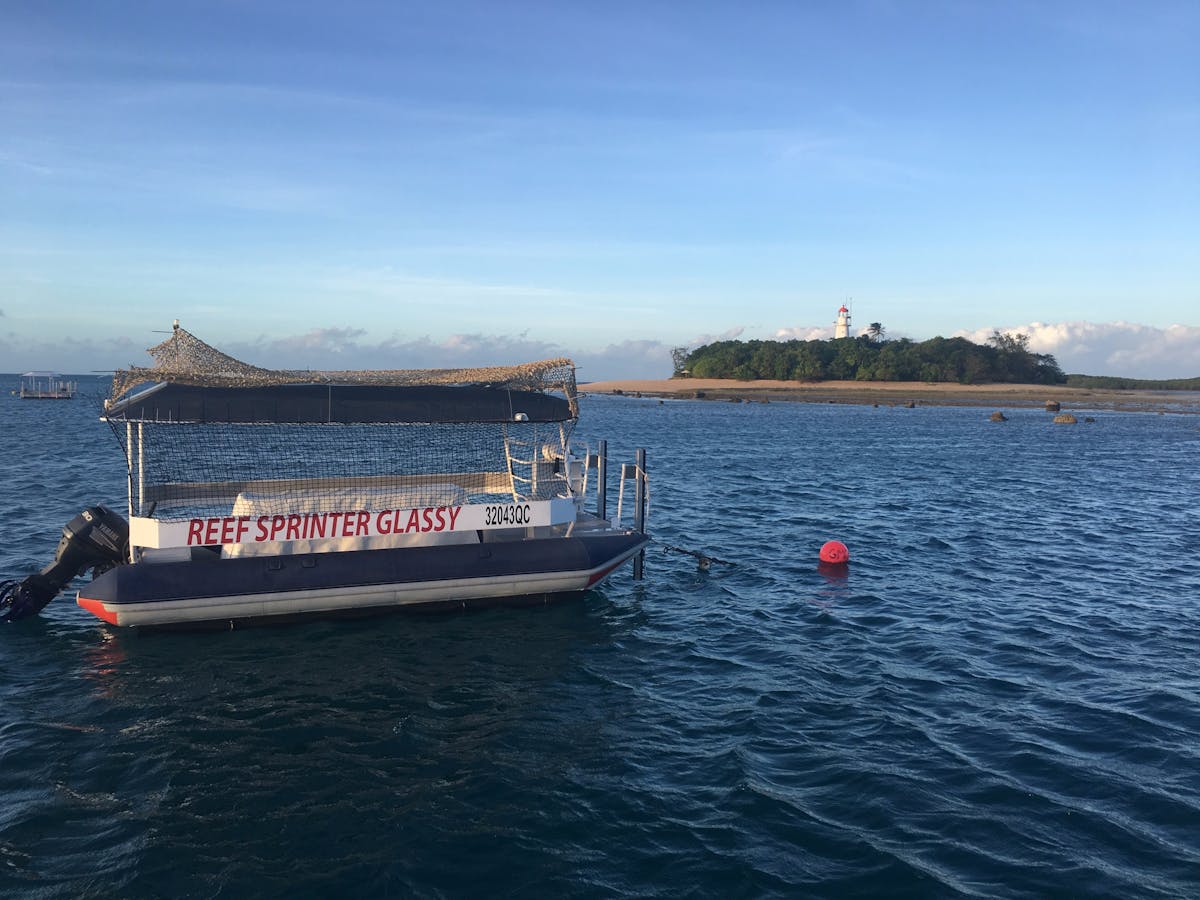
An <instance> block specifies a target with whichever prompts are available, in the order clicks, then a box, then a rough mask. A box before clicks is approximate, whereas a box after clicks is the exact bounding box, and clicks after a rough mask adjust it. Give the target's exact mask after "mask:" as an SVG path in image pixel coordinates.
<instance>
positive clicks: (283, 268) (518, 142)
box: [0, 0, 1200, 379]
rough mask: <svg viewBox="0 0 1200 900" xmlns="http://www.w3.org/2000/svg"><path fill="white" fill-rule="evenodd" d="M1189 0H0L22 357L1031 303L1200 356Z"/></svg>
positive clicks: (84, 362)
mask: <svg viewBox="0 0 1200 900" xmlns="http://www.w3.org/2000/svg"><path fill="white" fill-rule="evenodd" d="M1197 46H1200V4H1196V3H1193V2H1179V3H1169V2H1164V3H1154V2H1149V3H1140V4H1131V3H1127V2H1121V3H1109V2H1087V3H1083V2H1080V3H1073V2H1060V3H1040V2H1039V3H1032V2H1030V3H1024V2H1013V3H991V2H960V0H941V2H886V0H873V2H865V0H864V2H845V3H823V2H812V3H798V2H778V3H775V2H755V3H732V2H729V3H682V2H678V3H646V2H638V3H621V2H604V3H599V2H595V3H562V2H558V3H551V2H547V3H526V2H512V3H454V2H434V3H419V2H418V3H393V2H379V3H355V2H351V3H345V4H326V3H304V2H286V3H284V2H214V0H205V2H195V3H189V2H171V3H160V2H154V3H150V2H123V3H98V2H56V3H46V4H27V3H17V2H9V0H0V122H2V123H3V127H0V371H17V370H21V369H24V368H34V367H37V368H57V369H61V370H64V371H86V370H90V369H106V368H112V367H114V366H121V365H125V364H128V363H130V362H136V363H139V364H140V363H143V362H145V361H146V357H145V356H144V354H143V352H142V350H143V349H144V348H145V347H147V346H149V345H150V344H152V343H154V342H156V341H157V340H159V339H160V336H159V335H156V334H155V330H162V329H167V328H169V327H170V322H171V320H172V319H174V318H179V319H180V320H181V321H182V323H183V324H184V326H185V327H186V328H188V329H189V330H191V331H192V332H194V333H195V334H197V335H199V336H200V337H202V338H204V339H206V340H208V341H209V342H210V343H213V344H216V345H217V346H219V347H221V348H222V349H224V350H226V351H227V352H230V353H232V354H233V355H235V356H236V355H241V356H242V357H244V358H246V359H247V360H248V361H250V362H254V363H258V364H260V365H279V366H312V367H334V368H340V367H358V366H362V365H370V366H385V367H405V366H425V365H459V364H464V363H471V362H478V363H487V362H505V361H512V360H515V359H520V358H527V357H539V356H546V355H558V354H560V353H566V354H568V355H572V356H574V357H575V358H576V359H577V361H578V362H579V363H580V367H581V368H580V377H581V378H584V379H593V378H608V377H619V376H630V377H649V376H655V375H665V374H668V373H669V371H670V359H669V355H668V354H667V352H666V351H667V349H668V348H670V347H671V346H675V345H681V344H689V345H691V344H696V343H699V342H703V341H706V340H708V339H711V338H715V337H719V336H739V337H742V338H769V337H775V336H789V335H799V336H810V335H816V334H820V333H821V332H822V331H824V332H825V336H830V329H831V323H832V320H833V316H834V312H835V311H836V309H837V307H838V306H839V305H840V304H841V303H842V302H843V301H844V300H845V299H847V298H853V303H852V308H853V311H854V314H855V325H856V326H860V325H861V326H865V325H866V324H868V323H869V322H872V321H879V322H882V323H883V324H884V325H885V327H886V328H887V330H888V333H889V334H890V335H892V336H908V337H912V338H914V339H917V340H921V339H924V338H927V337H931V336H933V335H936V334H943V335H952V334H968V335H974V334H986V333H988V332H990V330H991V329H992V328H1003V329H1014V330H1023V331H1025V332H1027V333H1030V334H1031V335H1033V337H1034V341H1033V345H1034V347H1035V349H1039V350H1041V351H1043V352H1054V353H1055V354H1056V355H1057V356H1058V358H1059V360H1060V362H1061V363H1062V364H1063V366H1064V368H1066V369H1067V370H1068V371H1084V372H1093V373H1104V374H1123V375H1137V376H1143V377H1185V376H1195V375H1200V54H1198V53H1197V52H1196V47H1197Z"/></svg>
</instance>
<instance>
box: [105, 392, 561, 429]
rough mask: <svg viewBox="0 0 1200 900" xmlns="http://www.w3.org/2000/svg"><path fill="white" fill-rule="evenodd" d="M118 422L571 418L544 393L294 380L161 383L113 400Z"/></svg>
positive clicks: (108, 415) (109, 411)
mask: <svg viewBox="0 0 1200 900" xmlns="http://www.w3.org/2000/svg"><path fill="white" fill-rule="evenodd" d="M105 418H107V419H109V420H111V421H118V422H195V423H206V424H242V423H245V424H249V423H260V424H261V423H283V424H302V425H308V424H326V423H338V424H368V423H370V424H375V423H381V424H387V423H402V422H455V423H465V422H513V421H529V422H565V421H569V420H570V419H572V418H573V416H572V415H571V409H570V405H569V404H568V403H567V400H566V399H565V398H563V397H558V396H555V395H553V394H543V393H541V392H539V391H520V390H511V389H508V388H502V387H498V388H493V387H479V386H472V387H456V386H447V385H419V386H379V385H363V384H350V385H346V384H286V385H272V386H267V387H254V388H231V387H199V386H195V385H185V384H169V383H160V384H157V385H155V386H154V387H151V388H147V389H146V390H144V391H139V392H138V393H136V394H133V395H132V396H126V397H124V398H123V399H121V400H118V401H116V402H115V403H112V404H111V406H109V408H108V409H107V410H106V412H105Z"/></svg>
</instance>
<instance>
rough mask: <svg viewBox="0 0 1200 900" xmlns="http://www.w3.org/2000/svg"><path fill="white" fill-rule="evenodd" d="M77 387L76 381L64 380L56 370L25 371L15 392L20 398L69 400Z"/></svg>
mask: <svg viewBox="0 0 1200 900" xmlns="http://www.w3.org/2000/svg"><path fill="white" fill-rule="evenodd" d="M77 388H78V386H77V383H76V382H74V381H65V380H64V379H63V377H62V376H61V375H59V374H58V373H57V372H26V373H25V374H24V375H22V376H21V384H20V387H19V388H18V389H17V394H18V395H19V396H20V398H21V399H22V400H70V399H72V398H73V397H74V396H75V392H76V390H77Z"/></svg>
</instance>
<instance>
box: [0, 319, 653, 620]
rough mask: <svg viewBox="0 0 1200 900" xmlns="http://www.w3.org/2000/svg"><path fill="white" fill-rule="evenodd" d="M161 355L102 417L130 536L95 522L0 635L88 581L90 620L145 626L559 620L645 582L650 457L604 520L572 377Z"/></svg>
mask: <svg viewBox="0 0 1200 900" xmlns="http://www.w3.org/2000/svg"><path fill="white" fill-rule="evenodd" d="M149 352H150V354H151V355H152V357H153V358H154V364H153V365H152V366H148V367H130V368H129V369H126V370H121V371H118V372H116V373H115V374H114V379H113V390H112V396H111V397H110V398H109V399H108V400H106V401H105V408H104V412H103V415H102V419H103V420H104V421H106V422H107V423H108V424H109V425H110V426H112V429H113V431H114V433H115V434H116V436H117V438H118V441H119V443H120V445H121V449H122V452H123V453H124V456H125V460H126V471H127V478H128V496H127V507H128V512H129V516H128V519H126V517H124V516H122V515H121V514H119V513H117V512H116V511H114V510H113V509H111V508H109V507H107V506H104V505H96V506H92V507H88V508H87V509H85V510H83V511H82V512H81V513H80V514H79V515H78V516H76V517H75V518H74V519H72V521H71V522H70V523H68V524H67V526H66V527H64V529H63V537H62V540H61V541H60V543H59V547H58V552H57V554H56V556H55V561H54V562H53V563H51V564H50V565H49V566H47V567H46V568H45V569H43V570H42V571H41V572H39V573H37V574H36V575H31V576H29V577H28V578H26V579H25V580H24V581H23V582H20V583H19V584H18V583H15V582H7V583H5V585H3V586H0V618H6V619H8V620H10V621H11V620H15V619H20V618H25V617H27V616H30V615H35V614H36V613H38V612H40V610H41V609H42V608H44V607H45V605H46V604H47V603H49V602H50V600H51V599H53V597H54V596H55V595H57V594H58V593H59V592H60V591H61V590H62V589H63V587H65V586H66V585H67V584H69V583H70V582H71V581H72V579H74V578H75V577H77V576H79V575H82V574H84V573H85V572H88V571H90V572H91V574H92V580H91V581H89V582H87V583H86V584H84V585H83V586H81V587H80V588H79V590H78V593H77V597H76V602H77V603H78V605H79V606H81V607H82V608H84V609H85V610H88V611H89V612H91V613H93V614H94V615H96V616H97V617H98V618H100V619H101V620H103V621H104V622H107V623H109V624H110V625H114V626H120V627H133V628H179V627H220V628H234V627H238V626H239V625H243V624H258V623H262V622H268V621H282V620H287V619H296V618H310V617H327V616H334V615H363V614H367V613H378V612H385V611H395V610H399V609H428V608H466V607H472V606H480V605H492V604H496V603H504V604H516V603H529V602H548V601H550V600H555V599H559V598H563V597H569V596H577V595H581V594H582V593H584V592H586V591H587V590H589V589H591V588H594V587H596V586H597V585H599V584H600V583H601V582H603V581H604V580H605V579H607V578H608V577H610V576H611V575H612V574H613V573H614V572H615V571H616V570H617V569H618V568H620V567H621V566H622V564H623V563H625V562H627V561H630V560H632V561H633V563H632V565H633V569H634V576H635V577H641V573H642V561H643V556H644V549H645V546H646V544H647V543H648V541H649V540H650V538H649V537H648V536H647V534H646V530H645V509H646V477H645V453H644V451H642V450H638V451H637V456H636V460H637V461H636V462H634V463H630V464H624V465H622V466H621V467H620V474H621V477H620V495H619V502H618V505H617V515H616V516H615V517H611V518H610V517H608V515H607V496H606V494H607V481H608V478H607V475H606V472H607V448H606V445H605V443H604V442H600V443H599V444H598V445H597V447H596V448H595V449H594V450H593V449H592V448H591V447H586V446H585V447H578V446H576V444H575V443H574V442H573V440H572V438H573V433H574V430H575V426H576V423H577V420H578V414H579V406H578V397H577V393H576V385H575V371H574V366H573V364H572V363H571V361H570V360H569V359H552V360H544V361H541V362H535V363H526V364H523V365H517V366H497V367H490V368H481V369H441V370H395V371H352V372H315V371H294V370H271V369H262V368H258V367H256V366H252V365H249V364H247V363H243V362H241V361H239V360H236V359H234V358H232V357H229V356H226V355H225V354H223V353H221V352H220V351H218V350H216V349H215V348H213V347H211V346H209V345H208V344H206V343H204V342H203V341H201V340H200V339H199V338H197V337H195V336H194V335H192V334H190V333H189V332H188V331H186V330H185V329H183V328H182V327H180V326H179V323H178V322H176V323H175V325H174V327H173V329H172V333H171V336H170V337H169V338H167V339H166V340H165V341H163V342H162V343H160V344H158V345H157V346H155V347H152V348H150V350H149ZM627 481H632V482H633V490H632V491H631V498H632V501H633V502H632V503H631V504H629V505H630V506H632V507H633V512H632V515H631V521H630V522H629V523H628V524H623V522H622V520H623V518H624V513H625V507H626V500H625V485H626V483H627ZM593 494H594V499H595V510H594V511H587V510H586V509H585V505H586V504H587V502H588V501H589V499H590V498H591V497H592V496H593Z"/></svg>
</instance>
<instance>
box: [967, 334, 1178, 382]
mask: <svg viewBox="0 0 1200 900" xmlns="http://www.w3.org/2000/svg"><path fill="white" fill-rule="evenodd" d="M993 330H999V331H1003V332H1006V333H1020V334H1025V335H1028V336H1029V349H1030V350H1032V351H1033V352H1034V353H1050V354H1052V355H1053V356H1054V358H1055V359H1057V360H1058V365H1059V367H1060V368H1061V369H1062V370H1063V371H1064V372H1073V373H1079V374H1084V375H1115V376H1119V377H1123V378H1195V377H1198V376H1200V327H1197V326H1195V325H1168V326H1167V327H1166V328H1155V327H1153V326H1150V325H1139V324H1137V323H1136V322H1049V323H1048V322H1030V323H1029V324H1027V325H1016V326H997V327H996V328H995V329H993V328H980V329H978V330H976V331H958V332H955V334H954V335H953V337H965V338H967V339H968V340H971V341H975V342H976V343H984V342H985V341H987V339H988V338H989V337H991V334H992V331H993Z"/></svg>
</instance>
